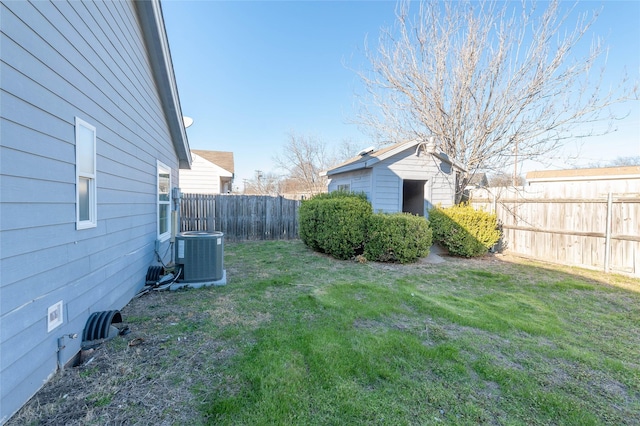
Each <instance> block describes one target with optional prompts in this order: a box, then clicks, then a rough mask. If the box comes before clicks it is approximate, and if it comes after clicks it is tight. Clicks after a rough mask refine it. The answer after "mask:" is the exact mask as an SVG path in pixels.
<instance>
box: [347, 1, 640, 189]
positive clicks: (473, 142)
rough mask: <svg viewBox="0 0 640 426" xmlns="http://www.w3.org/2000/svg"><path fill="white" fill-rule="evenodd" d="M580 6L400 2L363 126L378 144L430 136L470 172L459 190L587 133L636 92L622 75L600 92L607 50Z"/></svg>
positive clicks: (384, 38)
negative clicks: (483, 174)
mask: <svg viewBox="0 0 640 426" xmlns="http://www.w3.org/2000/svg"><path fill="white" fill-rule="evenodd" d="M545 5H547V3H545ZM416 8H417V10H415V9H416ZM574 9H575V5H574V7H571V6H567V4H566V3H562V4H561V3H559V2H558V1H552V2H550V3H548V5H547V6H546V8H544V10H540V9H539V8H538V7H537V5H536V4H535V3H530V2H527V1H523V2H522V3H516V2H504V1H491V0H489V1H465V0H461V1H456V2H449V1H447V2H441V1H435V0H428V1H423V2H420V3H419V5H410V4H409V3H408V2H402V3H399V4H398V7H397V11H396V14H397V22H396V26H395V27H393V28H390V29H384V30H382V31H381V34H380V38H379V42H378V44H377V47H376V48H374V49H367V57H368V59H369V61H370V64H371V69H370V70H367V71H363V72H360V73H359V74H360V77H361V79H362V81H363V83H364V85H365V87H366V93H365V96H364V99H363V101H364V102H363V103H362V105H363V109H362V111H361V113H360V115H359V119H358V121H359V122H360V123H361V124H363V125H365V127H366V128H367V129H368V130H369V131H370V132H371V133H372V134H373V136H374V137H375V138H377V139H378V140H379V141H382V140H386V141H394V142H395V141H400V140H409V139H420V140H425V141H426V140H428V139H429V137H431V136H434V139H435V142H436V144H437V148H438V149H440V150H442V151H443V152H444V153H446V154H447V155H448V156H450V157H452V158H454V159H456V160H457V161H458V162H460V163H462V165H464V166H465V167H466V168H467V169H468V171H469V173H468V175H467V176H463V179H462V180H461V181H460V182H459V187H461V188H464V186H465V184H466V181H467V179H468V178H469V177H470V176H471V175H472V174H473V173H474V172H475V171H476V170H477V169H479V168H482V169H485V170H499V169H504V166H505V165H506V164H511V165H513V164H516V165H517V164H518V161H517V160H521V161H522V160H525V159H534V158H541V157H542V156H545V155H546V154H549V153H551V152H552V151H554V150H556V149H557V148H559V147H560V146H561V145H562V144H563V143H564V142H565V141H566V140H567V139H568V138H576V137H581V136H587V135H591V134H592V133H593V130H592V127H591V126H590V124H592V123H594V122H596V121H600V120H607V119H612V118H616V117H614V116H612V115H611V111H610V109H609V108H608V107H610V106H612V105H613V104H616V103H620V102H624V101H627V100H630V99H635V100H637V99H638V86H637V82H635V83H634V82H630V81H629V79H627V78H626V77H625V76H621V78H620V80H619V84H618V85H616V86H615V87H608V88H606V90H603V89H604V87H603V68H602V67H601V65H602V64H603V63H604V62H605V61H604V56H603V55H605V54H606V48H605V46H604V44H603V43H602V42H601V40H599V39H597V38H596V39H594V40H593V41H591V46H590V48H589V40H586V37H587V35H588V33H589V32H590V28H591V26H592V24H593V23H594V21H595V19H596V18H597V12H594V13H591V14H589V15H580V16H579V17H578V18H577V19H576V18H575V15H576V12H575V10H574ZM410 12H411V13H410ZM414 12H415V13H414ZM585 44H586V45H587V49H586V53H585V49H583V47H584V45H585ZM581 52H582V53H581ZM596 68H599V69H596ZM632 83H633V84H632ZM514 157H516V158H517V160H515V158H514ZM514 160H515V161H514ZM514 174H516V175H517V171H516V170H514Z"/></svg>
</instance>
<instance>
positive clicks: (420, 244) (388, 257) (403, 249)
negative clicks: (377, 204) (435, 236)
mask: <svg viewBox="0 0 640 426" xmlns="http://www.w3.org/2000/svg"><path fill="white" fill-rule="evenodd" d="M431 243H432V232H431V228H430V227H429V221H428V220H426V219H425V218H424V217H421V216H414V215H411V214H408V213H395V214H382V213H376V214H374V215H372V216H371V217H370V219H369V226H368V229H367V240H366V242H365V245H364V256H365V258H366V259H367V260H371V261H378V262H400V263H409V262H415V261H416V260H418V259H419V258H421V257H425V256H428V255H429V248H430V247H431Z"/></svg>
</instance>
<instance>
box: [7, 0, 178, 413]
mask: <svg viewBox="0 0 640 426" xmlns="http://www.w3.org/2000/svg"><path fill="white" fill-rule="evenodd" d="M0 20H1V21H0V33H1V34H0V37H1V40H0V43H1V46H2V50H1V63H0V67H1V69H0V75H1V80H0V86H1V91H0V105H1V110H0V119H1V122H0V189H1V191H0V345H1V346H0V348H1V350H0V361H1V362H0V384H1V386H0V398H1V399H0V424H1V423H3V422H4V421H6V420H7V419H8V417H10V416H11V415H12V414H13V413H15V411H16V410H18V409H19V408H20V407H21V406H22V404H24V403H25V402H26V401H27V400H28V399H29V398H30V397H31V396H32V395H33V394H34V393H35V392H36V391H37V390H38V389H39V388H40V387H41V386H42V384H43V383H44V382H45V381H46V380H47V378H48V377H50V376H51V375H52V374H54V373H55V371H56V369H57V359H58V358H57V339H58V338H59V337H61V336H63V335H68V334H75V333H77V334H78V335H79V336H81V335H82V330H83V328H84V325H85V323H86V321H87V318H88V317H89V315H90V314H91V313H93V312H96V311H105V310H113V309H121V308H122V307H123V306H124V305H125V304H126V303H127V302H128V301H129V300H130V299H131V298H132V297H133V296H134V295H135V294H136V293H137V291H138V290H139V289H140V288H141V287H142V286H143V285H144V279H145V275H146V271H147V268H148V267H149V266H151V265H152V264H155V256H154V245H155V239H156V226H157V224H156V215H157V211H156V210H157V207H156V197H157V196H156V179H157V178H156V167H157V161H158V160H159V161H161V162H162V163H164V164H166V165H167V166H170V167H171V168H172V172H173V173H172V179H173V181H172V186H178V170H177V169H178V162H179V160H178V157H177V155H176V151H175V147H174V144H173V142H172V136H171V130H170V129H169V125H168V123H167V119H166V115H165V114H166V112H165V108H164V107H163V104H162V99H161V98H160V96H159V94H158V90H157V86H156V80H155V79H154V75H153V72H152V69H151V65H150V61H149V55H148V52H147V50H146V49H147V47H146V45H145V42H144V38H143V37H144V36H143V33H142V31H141V29H140V24H139V21H138V17H137V14H136V8H135V6H134V4H133V3H132V2H62V1H58V2H48V1H38V2H33V3H28V2H25V1H19V2H3V3H1V4H0ZM76 117H78V118H81V119H82V120H84V121H86V122H88V123H89V124H91V125H93V126H95V127H96V135H97V145H96V151H97V177H96V183H97V203H98V206H97V227H95V228H90V229H84V230H76V223H75V219H76V216H75V215H76V213H75V208H76V207H75V136H74V135H75V127H74V124H75V118H76ZM165 250H166V247H165V248H163V250H162V252H163V253H164V251H165ZM60 300H62V301H63V303H64V305H63V306H64V307H63V313H64V322H63V324H62V325H61V326H59V327H58V328H56V329H54V330H53V331H51V332H47V322H46V316H47V308H48V307H49V306H51V305H53V304H55V303H56V302H58V301H60ZM80 340H81V339H80V338H78V339H75V340H71V339H67V340H66V348H65V349H64V350H63V351H62V354H61V355H62V356H61V358H62V360H64V361H68V360H69V359H71V358H72V357H73V356H74V355H75V354H76V353H77V352H78V351H79V349H80Z"/></svg>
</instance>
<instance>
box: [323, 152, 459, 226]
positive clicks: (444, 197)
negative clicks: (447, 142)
mask: <svg viewBox="0 0 640 426" xmlns="http://www.w3.org/2000/svg"><path fill="white" fill-rule="evenodd" d="M463 170H464V169H463V168H462V167H461V166H460V165H459V164H457V162H455V161H453V160H451V159H449V158H448V157H447V156H446V155H445V154H443V153H438V152H437V151H436V150H435V149H433V146H430V145H429V144H428V143H426V142H421V141H418V140H413V141H408V142H401V143H396V144H394V145H390V146H387V147H384V148H382V149H379V150H377V151H376V150H373V149H371V150H364V151H363V152H361V154H360V155H358V156H357V157H355V158H352V159H351V160H348V161H347V162H345V163H343V164H341V165H339V166H337V167H334V168H332V169H330V170H328V171H326V172H325V174H326V176H327V177H328V185H329V192H333V191H340V190H346V191H351V192H364V193H365V194H366V195H367V198H368V199H369V201H370V202H371V205H372V207H373V210H374V211H375V212H383V213H397V212H407V213H413V214H417V215H420V216H426V215H427V212H428V210H429V209H430V208H431V207H433V206H434V205H437V204H440V205H442V206H444V207H447V206H451V205H453V204H454V202H455V194H456V182H457V179H458V178H459V175H460V172H461V171H463Z"/></svg>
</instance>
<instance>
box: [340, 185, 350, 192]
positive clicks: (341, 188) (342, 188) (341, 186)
mask: <svg viewBox="0 0 640 426" xmlns="http://www.w3.org/2000/svg"><path fill="white" fill-rule="evenodd" d="M338 191H344V192H349V191H351V184H349V183H345V184H342V185H338Z"/></svg>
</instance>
